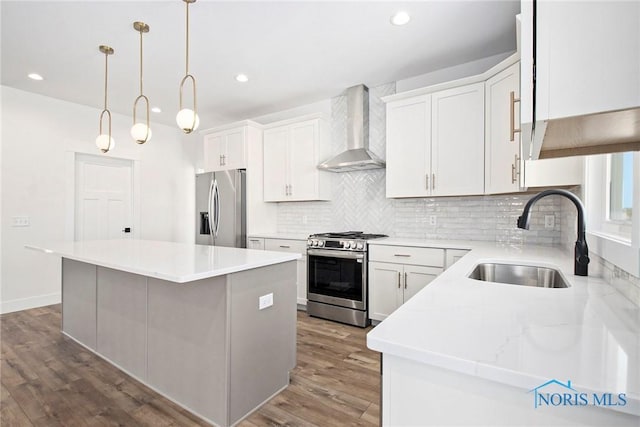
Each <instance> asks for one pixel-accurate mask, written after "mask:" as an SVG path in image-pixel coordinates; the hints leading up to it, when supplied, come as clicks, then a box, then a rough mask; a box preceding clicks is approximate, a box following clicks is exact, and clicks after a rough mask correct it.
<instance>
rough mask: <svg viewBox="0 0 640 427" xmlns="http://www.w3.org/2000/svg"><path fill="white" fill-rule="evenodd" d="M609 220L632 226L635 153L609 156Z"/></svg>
mask: <svg viewBox="0 0 640 427" xmlns="http://www.w3.org/2000/svg"><path fill="white" fill-rule="evenodd" d="M608 166H609V168H608V169H609V173H608V175H609V186H608V188H609V195H608V200H609V209H608V212H607V220H609V221H616V222H622V223H628V224H631V216H632V211H633V153H632V152H628V153H616V154H610V155H609V165H608Z"/></svg>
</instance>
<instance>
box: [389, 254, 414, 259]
mask: <svg viewBox="0 0 640 427" xmlns="http://www.w3.org/2000/svg"><path fill="white" fill-rule="evenodd" d="M393 256H399V257H403V258H411V255H408V254H394V255H393Z"/></svg>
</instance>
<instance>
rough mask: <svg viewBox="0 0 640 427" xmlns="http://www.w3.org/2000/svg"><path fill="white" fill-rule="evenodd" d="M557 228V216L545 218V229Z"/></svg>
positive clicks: (546, 216)
mask: <svg viewBox="0 0 640 427" xmlns="http://www.w3.org/2000/svg"><path fill="white" fill-rule="evenodd" d="M555 226H556V217H555V215H545V216H544V228H547V229H553V228H554V227H555Z"/></svg>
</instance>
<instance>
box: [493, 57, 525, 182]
mask: <svg viewBox="0 0 640 427" xmlns="http://www.w3.org/2000/svg"><path fill="white" fill-rule="evenodd" d="M511 92H513V94H514V98H519V97H520V63H515V64H513V65H512V66H510V67H509V68H507V69H506V70H504V71H501V72H500V73H498V74H496V75H495V76H493V77H491V78H490V79H489V80H487V81H486V82H485V116H486V117H485V125H486V128H485V160H484V164H485V193H487V194H498V193H513V192H516V191H519V189H520V183H519V177H518V175H517V172H518V171H520V170H521V167H520V164H519V163H520V134H519V133H514V134H513V140H512V139H511V136H512V134H511V126H512V125H513V127H514V128H519V127H520V114H519V110H520V109H519V108H518V107H519V104H517V103H516V104H515V105H512V103H511ZM512 117H513V123H511V121H512Z"/></svg>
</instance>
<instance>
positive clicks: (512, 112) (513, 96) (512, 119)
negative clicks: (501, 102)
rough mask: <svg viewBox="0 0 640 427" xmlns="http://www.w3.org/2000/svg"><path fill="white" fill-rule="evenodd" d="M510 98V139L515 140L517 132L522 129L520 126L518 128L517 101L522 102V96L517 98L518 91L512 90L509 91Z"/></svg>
mask: <svg viewBox="0 0 640 427" xmlns="http://www.w3.org/2000/svg"><path fill="white" fill-rule="evenodd" d="M509 98H510V108H509V121H510V123H509V125H510V133H509V135H510V136H509V141H512V142H513V141H514V140H515V138H516V133H519V132H521V131H522V129H520V128H516V112H515V109H516V102H520V98H516V93H515V92H514V91H511V92H510V93H509Z"/></svg>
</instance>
